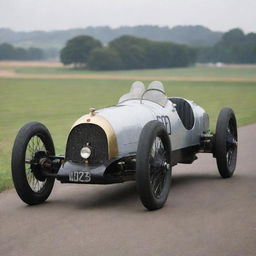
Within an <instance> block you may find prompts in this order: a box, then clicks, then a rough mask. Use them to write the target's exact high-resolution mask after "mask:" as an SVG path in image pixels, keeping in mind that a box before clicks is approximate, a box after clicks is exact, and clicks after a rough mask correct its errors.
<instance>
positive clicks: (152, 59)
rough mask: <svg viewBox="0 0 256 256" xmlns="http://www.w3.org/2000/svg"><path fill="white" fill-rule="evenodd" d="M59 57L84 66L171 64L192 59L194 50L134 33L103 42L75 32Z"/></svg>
mask: <svg viewBox="0 0 256 256" xmlns="http://www.w3.org/2000/svg"><path fill="white" fill-rule="evenodd" d="M60 59H61V62H62V63H63V64H64V65H69V64H74V65H76V66H86V67H87V68H89V69H92V70H120V69H146V68H170V67H185V66H188V65H191V64H193V63H195V61H196V50H195V49H194V48H192V47H189V46H186V45H180V44H175V43H171V42H155V41H150V40H148V39H143V38H137V37H134V36H121V37H120V38H117V39H114V40H112V41H111V42H110V43H109V44H108V46H102V44H101V42H100V41H98V40H96V39H94V38H92V37H90V36H77V37H75V38H73V39H71V40H69V41H68V42H67V44H66V46H65V47H64V48H63V49H62V50H61V53H60Z"/></svg>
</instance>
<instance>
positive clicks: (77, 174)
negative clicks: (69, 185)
mask: <svg viewBox="0 0 256 256" xmlns="http://www.w3.org/2000/svg"><path fill="white" fill-rule="evenodd" d="M69 181H72V182H85V183H86V182H90V181H91V173H90V172H88V171H85V172H82V171H74V172H70V173H69Z"/></svg>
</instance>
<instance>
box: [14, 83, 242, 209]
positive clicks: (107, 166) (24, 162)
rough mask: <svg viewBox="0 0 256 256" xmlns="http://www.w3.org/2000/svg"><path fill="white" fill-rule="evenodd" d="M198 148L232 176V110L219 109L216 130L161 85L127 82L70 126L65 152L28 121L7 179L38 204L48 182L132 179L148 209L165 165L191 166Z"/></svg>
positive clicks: (162, 192)
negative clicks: (113, 101)
mask: <svg viewBox="0 0 256 256" xmlns="http://www.w3.org/2000/svg"><path fill="white" fill-rule="evenodd" d="M197 153H212V154H213V157H215V158H216V160H217V166H218V170H219V173H220V175H221V176H222V177H223V178H229V177H231V176H232V175H233V173H234V170H235V167H236V158H237V124H236V118H235V115H234V112H233V111H232V109H230V108H223V109H222V110H221V112H220V114H219V117H218V121H217V125H216V132H215V134H213V133H211V132H210V131H209V117H208V114H207V113H206V112H205V111H204V109H203V108H201V107H200V106H198V105H197V104H196V103H194V102H193V101H189V100H187V99H183V98H178V97H173V98H168V97H167V95H166V93H165V90H164V87H163V85H162V83H161V82H158V81H154V82H151V83H150V84H149V86H148V88H147V89H146V90H145V87H144V84H143V83H142V82H139V81H137V82H134V83H133V84H132V87H131V90H130V92H129V93H127V94H125V95H123V96H122V97H121V98H120V100H119V102H118V104H117V105H115V106H111V107H107V108H103V109H98V110H95V109H90V113H89V114H86V115H84V116H82V117H81V118H79V119H78V120H77V121H76V122H75V123H74V124H73V126H72V128H71V130H70V133H69V136H68V140H67V144H66V153H65V156H64V155H55V149H54V144H53V141H52V137H51V135H50V133H49V131H48V129H47V128H46V127H45V126H44V125H43V124H41V123H38V122H31V123H28V124H26V125H25V126H23V127H22V128H21V129H20V131H19V132H18V134H17V137H16V139H15V142H14V146H13V151H12V163H11V164H12V177H13V182H14V186H15V188H16V191H17V193H18V195H19V196H20V198H21V199H22V200H23V201H24V202H25V203H27V204H30V205H33V204H39V203H42V202H44V201H45V200H46V199H47V198H48V196H49V195H50V193H51V191H52V188H53V184H54V181H55V179H57V180H59V181H60V182H62V183H81V184H112V183H121V182H124V181H130V180H136V184H137V190H138V193H139V195H140V199H141V201H142V203H143V205H144V206H145V207H146V208H147V209H149V210H154V209H158V208H161V207H162V206H163V205H164V204H165V202H166V199H167V196H168V193H169V189H170V185H171V174H172V166H174V165H176V164H178V163H183V164H191V163H192V162H193V161H194V160H196V159H197V156H196V154H197Z"/></svg>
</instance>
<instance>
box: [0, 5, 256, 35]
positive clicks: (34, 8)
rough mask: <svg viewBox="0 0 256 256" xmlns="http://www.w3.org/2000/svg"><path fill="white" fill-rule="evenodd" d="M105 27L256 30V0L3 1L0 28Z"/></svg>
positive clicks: (53, 28)
mask: <svg viewBox="0 0 256 256" xmlns="http://www.w3.org/2000/svg"><path fill="white" fill-rule="evenodd" d="M105 25H108V26H111V27H119V26H122V25H129V26H134V25H160V26H169V27H173V26H175V25H204V26H206V27H209V28H210V29H212V30H219V31H227V30H229V29H231V28H235V27H240V28H242V29H243V30H244V31H245V32H256V0H137V1H136V0H105V1H103V0H0V27H5V28H11V29H14V30H18V31H30V30H55V29H69V28H83V27H87V26H105Z"/></svg>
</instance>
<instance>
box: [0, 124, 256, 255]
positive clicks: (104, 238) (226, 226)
mask: <svg viewBox="0 0 256 256" xmlns="http://www.w3.org/2000/svg"><path fill="white" fill-rule="evenodd" d="M255 132H256V125H255V124H254V125H250V126H246V127H242V128H240V129H239V158H238V166H237V170H236V173H235V175H234V177H233V178H231V179H225V180H224V179H221V178H220V177H219V175H218V171H217V167H216V163H215V159H213V158H212V157H211V155H207V154H205V155H203V154H201V155H199V160H198V161H196V162H195V163H194V164H192V165H179V166H177V167H175V168H174V169H173V184H172V189H171V192H170V195H169V198H168V201H167V204H166V206H165V207H164V208H163V209H161V210H158V211H154V212H149V211H146V210H145V209H144V208H143V207H142V205H141V203H140V201H139V198H138V195H137V193H136V187H135V183H134V182H129V183H125V184H118V185H108V186H98V185H69V184H67V185H60V184H58V183H56V186H55V188H54V190H53V193H52V195H51V196H50V198H49V200H48V201H47V202H46V203H45V204H42V205H39V206H33V207H31V206H26V205H25V204H23V203H22V202H21V201H20V200H19V198H18V197H17V195H16V193H15V191H14V190H13V189H12V190H9V191H5V192H3V193H1V194H0V255H1V256H9V255H13V256H20V255H24V256H30V255H31V256H37V255H49V256H52V255H56V256H57V255H62V256H65V255H67V256H70V255H73V256H75V255H89V256H90V255H111V256H115V255H117V256H120V255H132V256H135V255H146V256H150V255H154V256H159V255H160V256H161V255H163V256H167V255H173V256H179V255H180V256H190V255H191V256H206V255H207V256H211V255H212V256H249V255H251V256H255V255H256V164H255V162H256V133H255Z"/></svg>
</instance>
